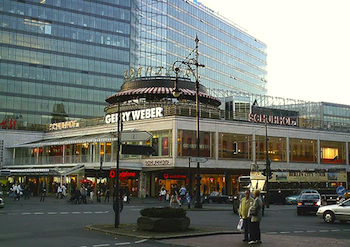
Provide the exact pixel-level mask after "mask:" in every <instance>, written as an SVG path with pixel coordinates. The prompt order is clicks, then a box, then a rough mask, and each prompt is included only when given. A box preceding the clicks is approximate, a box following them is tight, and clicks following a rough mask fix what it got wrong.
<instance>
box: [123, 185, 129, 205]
mask: <svg viewBox="0 0 350 247" xmlns="http://www.w3.org/2000/svg"><path fill="white" fill-rule="evenodd" d="M124 192H125V196H126V201H125V202H126V203H130V190H129V186H126V187H125V191H124Z"/></svg>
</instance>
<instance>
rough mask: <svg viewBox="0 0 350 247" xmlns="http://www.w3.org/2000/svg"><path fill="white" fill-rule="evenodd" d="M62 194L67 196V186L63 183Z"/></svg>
mask: <svg viewBox="0 0 350 247" xmlns="http://www.w3.org/2000/svg"><path fill="white" fill-rule="evenodd" d="M62 196H63V198H65V197H66V196H67V187H66V186H65V185H64V184H62Z"/></svg>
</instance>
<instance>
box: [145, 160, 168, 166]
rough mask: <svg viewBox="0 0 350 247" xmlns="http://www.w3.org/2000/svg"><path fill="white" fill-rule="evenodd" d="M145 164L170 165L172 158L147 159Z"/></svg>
mask: <svg viewBox="0 0 350 247" xmlns="http://www.w3.org/2000/svg"><path fill="white" fill-rule="evenodd" d="M144 164H145V166H170V165H171V163H170V160H145V163H144Z"/></svg>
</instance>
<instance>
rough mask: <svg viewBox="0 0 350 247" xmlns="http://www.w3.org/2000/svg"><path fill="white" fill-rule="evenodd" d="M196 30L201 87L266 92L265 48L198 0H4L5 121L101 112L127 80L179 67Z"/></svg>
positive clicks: (1, 85)
mask: <svg viewBox="0 0 350 247" xmlns="http://www.w3.org/2000/svg"><path fill="white" fill-rule="evenodd" d="M196 35H197V36H198V38H199V40H200V42H199V52H200V53H199V54H200V57H199V62H200V63H201V64H203V65H205V68H200V80H201V84H203V85H205V86H206V87H208V88H214V89H223V90H238V91H243V92H250V93H257V94H265V93H266V74H267V72H266V52H265V50H266V45H265V44H264V43H262V42H261V41H259V40H257V39H256V38H254V37H252V36H251V35H249V34H248V33H247V32H245V31H244V30H243V29H242V28H239V27H237V26H236V25H234V24H233V23H231V22H230V21H228V20H226V19H224V18H223V17H221V16H219V15H218V14H217V13H215V12H214V11H213V10H211V9H209V8H207V7H205V6H204V5H202V4H200V3H199V2H197V1H195V0H194V1H189V0H188V1H184V0H100V1H97V2H96V1H89V0H26V1H10V0H3V1H1V2H0V122H1V127H2V128H13V129H33V128H38V129H40V128H41V127H43V126H45V125H47V124H49V123H53V122H64V121H69V120H76V119H83V118H88V117H98V116H102V115H103V109H104V107H106V106H107V104H106V103H105V99H106V98H107V97H108V96H110V95H111V94H113V93H115V92H116V91H118V90H119V89H120V86H121V85H122V83H123V81H124V78H125V77H126V78H127V77H130V76H131V75H133V76H137V75H140V76H145V75H146V76H155V75H158V74H162V75H165V74H167V73H171V69H172V66H173V63H174V62H175V61H182V60H184V59H185V58H186V57H187V58H191V56H193V54H191V52H192V51H193V49H194V46H195V42H194V39H195V37H196ZM182 69H183V70H182V71H181V72H182V73H183V74H182V76H184V77H186V76H189V77H191V76H192V75H191V74H187V73H188V71H187V70H186V67H184V68H182ZM125 71H127V72H125ZM131 71H133V73H132V74H130V72H131Z"/></svg>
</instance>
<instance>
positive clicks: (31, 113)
mask: <svg viewBox="0 0 350 247" xmlns="http://www.w3.org/2000/svg"><path fill="white" fill-rule="evenodd" d="M131 3H132V1H129V0H109V1H107V0H104V1H99V2H92V1H85V0H69V1H68V0H67V1H66V0H32V1H30V0H29V1H9V0H4V1H1V2H0V48H1V49H0V121H2V127H3V128H16V129H21V128H29V129H31V128H36V127H38V128H40V127H42V126H43V125H45V124H49V123H52V122H62V121H68V120H73V119H83V118H89V117H97V116H101V115H102V113H103V109H104V107H105V106H106V105H107V104H106V103H105V101H104V100H105V98H106V97H107V96H109V95H111V94H112V93H115V91H116V90H117V89H118V88H119V87H120V86H121V84H122V83H123V76H122V75H123V71H124V70H126V69H128V67H129V53H130V52H129V47H130V20H131V10H130V9H131V6H130V5H131Z"/></svg>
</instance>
